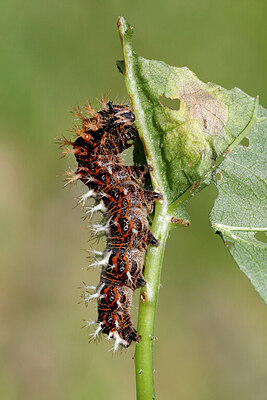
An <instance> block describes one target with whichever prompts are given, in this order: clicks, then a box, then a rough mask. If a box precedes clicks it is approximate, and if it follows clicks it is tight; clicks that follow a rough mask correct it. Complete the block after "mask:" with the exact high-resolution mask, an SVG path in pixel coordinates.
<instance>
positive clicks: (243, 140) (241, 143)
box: [239, 137, 249, 147]
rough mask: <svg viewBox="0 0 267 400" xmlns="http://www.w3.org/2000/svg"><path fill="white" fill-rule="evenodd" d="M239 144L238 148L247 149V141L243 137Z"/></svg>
mask: <svg viewBox="0 0 267 400" xmlns="http://www.w3.org/2000/svg"><path fill="white" fill-rule="evenodd" d="M239 144H240V146H243V147H248V146H249V139H248V138H246V137H244V138H243V139H242V140H241V142H240V143H239Z"/></svg>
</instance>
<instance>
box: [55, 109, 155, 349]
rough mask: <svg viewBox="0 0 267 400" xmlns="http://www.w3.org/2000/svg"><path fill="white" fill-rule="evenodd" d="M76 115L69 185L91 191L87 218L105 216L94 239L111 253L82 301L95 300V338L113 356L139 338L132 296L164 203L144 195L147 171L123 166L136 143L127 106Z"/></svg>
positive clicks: (81, 111) (105, 256) (100, 263)
mask: <svg viewBox="0 0 267 400" xmlns="http://www.w3.org/2000/svg"><path fill="white" fill-rule="evenodd" d="M85 112H86V113H87V115H88V116H85V113H84V109H79V110H76V115H77V116H78V119H79V120H80V122H81V124H80V126H78V127H77V128H76V129H75V132H76V135H77V137H76V139H75V140H74V141H73V142H71V141H68V140H64V141H63V142H64V143H63V144H67V145H71V146H72V149H71V150H67V152H71V153H74V155H75V157H76V160H77V163H78V168H77V170H76V171H75V172H74V173H73V174H69V175H70V176H69V178H68V183H72V182H73V181H75V180H78V179H79V180H81V181H82V182H83V183H84V184H85V185H86V186H87V187H88V188H89V191H88V192H87V193H85V194H84V195H83V196H82V202H83V203H85V201H86V200H87V198H89V197H93V198H95V199H96V200H97V201H98V204H97V205H96V206H95V207H93V208H91V209H89V211H88V212H89V213H90V214H93V213H94V212H96V211H102V212H103V214H104V218H105V223H104V225H93V229H94V231H95V234H98V233H100V232H104V233H106V235H107V247H106V250H105V251H104V252H103V253H100V252H95V253H97V254H99V255H101V256H102V259H101V260H100V261H97V262H95V263H93V264H92V265H98V266H101V267H102V272H101V276H100V283H99V285H98V286H97V287H96V288H95V293H92V292H90V289H92V287H88V286H86V287H85V294H84V300H85V301H86V303H88V302H89V301H90V300H91V299H93V298H96V299H97V303H98V319H97V321H93V323H96V324H97V328H96V330H95V332H94V333H93V334H92V336H93V338H95V339H96V338H97V337H98V335H99V334H100V333H101V332H102V333H105V334H107V335H108V337H109V338H113V339H115V345H114V350H117V349H118V347H119V346H122V347H128V346H129V345H130V344H131V342H133V341H135V342H138V341H140V339H141V337H140V336H139V335H138V334H137V332H136V330H135V329H134V327H133V324H132V321H131V316H130V306H131V303H132V296H133V291H134V290H135V289H137V288H140V287H143V286H144V285H145V284H146V281H145V280H144V277H143V270H144V253H145V249H146V248H147V246H148V245H153V246H157V245H158V241H157V239H156V238H155V237H154V236H153V235H152V233H151V232H150V230H149V224H148V220H147V214H148V213H151V212H152V211H153V207H154V202H155V201H156V200H157V199H160V198H161V195H160V194H159V193H156V192H152V191H150V190H146V189H144V184H145V176H146V174H147V173H148V167H147V166H125V165H123V163H122V160H121V158H120V156H119V154H120V153H121V152H122V151H123V150H125V149H127V148H128V147H130V146H131V145H132V144H133V141H134V140H135V139H136V137H137V129H136V126H135V124H134V121H135V116H134V114H133V112H132V111H131V110H130V108H129V107H128V106H126V105H121V104H120V105H115V104H112V103H111V102H108V103H106V102H103V110H101V111H99V112H95V111H94V110H93V109H92V108H91V107H87V108H86V111H85Z"/></svg>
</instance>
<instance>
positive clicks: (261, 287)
mask: <svg viewBox="0 0 267 400" xmlns="http://www.w3.org/2000/svg"><path fill="white" fill-rule="evenodd" d="M266 119H267V111H266V110H265V109H264V108H262V107H260V108H259V117H258V118H257V121H256V124H255V125H254V127H253V128H252V130H251V131H250V133H249V134H248V142H247V144H248V146H240V145H239V146H237V147H236V148H235V149H234V150H233V151H232V152H231V153H230V154H229V155H228V156H227V158H226V159H225V160H224V161H223V162H222V163H221V165H220V166H219V168H217V170H216V172H214V183H215V185H216V187H217V188H218V192H219V194H218V198H217V199H216V201H215V205H214V207H213V210H212V212H211V214H210V222H211V225H212V227H213V229H214V230H215V231H216V232H218V233H220V235H221V236H222V238H223V240H224V242H225V243H226V245H227V247H228V248H229V251H230V252H231V254H232V256H233V257H234V259H235V260H236V262H237V264H238V265H239V267H240V268H241V270H242V271H243V272H245V274H246V275H247V276H248V278H249V279H250V280H251V282H252V284H253V285H254V287H255V288H256V290H257V291H258V292H259V293H260V295H261V296H262V297H263V299H264V300H265V302H267V284H266V282H267V259H266V250H267V244H266V243H265V242H264V236H263V239H261V236H260V235H259V233H261V234H262V235H264V233H265V234H266V153H267V146H266V135H265V134H264V132H266ZM264 128H265V129H264Z"/></svg>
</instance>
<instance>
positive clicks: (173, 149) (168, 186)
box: [118, 17, 267, 301]
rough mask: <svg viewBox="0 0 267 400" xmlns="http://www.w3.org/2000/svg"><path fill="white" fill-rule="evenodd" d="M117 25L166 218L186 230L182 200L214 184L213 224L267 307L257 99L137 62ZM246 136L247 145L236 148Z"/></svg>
mask: <svg viewBox="0 0 267 400" xmlns="http://www.w3.org/2000/svg"><path fill="white" fill-rule="evenodd" d="M118 27H119V32H120V36H121V40H122V46H123V53H124V64H123V66H124V68H123V69H124V74H125V81H126V87H127V90H128V94H129V97H130V100H131V103H132V106H133V109H134V112H135V116H136V124H137V127H138V131H139V135H140V139H141V141H142V143H143V146H144V151H145V154H146V158H147V163H148V164H149V165H150V166H151V167H152V170H151V179H152V184H153V187H154V189H155V190H157V191H159V192H161V193H162V194H163V196H164V201H165V203H166V204H167V208H166V209H167V211H166V218H167V217H168V218H169V221H170V224H171V223H173V224H175V222H176V221H179V222H182V223H181V225H188V220H189V216H188V215H187V213H186V210H185V205H186V203H187V201H188V200H189V199H190V197H191V196H192V195H193V194H194V193H195V192H196V190H198V191H199V190H201V189H203V188H204V187H205V186H207V185H208V184H211V183H214V184H215V185H216V186H217V187H218V191H219V196H218V199H217V200H216V202H215V206H214V209H213V211H212V213H211V224H212V226H213V228H214V229H215V231H216V232H219V233H220V234H221V236H222V237H223V240H224V241H225V242H227V244H229V249H230V252H231V254H232V255H233V256H234V258H235V260H236V262H237V263H238V265H239V266H240V268H241V269H242V270H243V271H244V272H245V273H246V274H247V276H248V277H249V278H250V279H251V281H252V283H253V285H254V287H255V288H256V289H257V290H258V292H259V293H260V295H261V296H262V297H263V298H264V299H265V301H266V300H267V294H266V287H267V283H266V282H267V278H266V269H267V267H266V265H267V263H266V262H265V263H264V256H265V257H266V244H265V243H262V242H260V241H259V240H257V239H256V238H255V233H256V232H258V230H260V231H261V232H264V231H266V229H265V227H266V221H265V224H264V214H263V207H264V194H263V193H264V191H265V195H266V184H265V182H266V180H265V181H264V176H263V175H262V168H263V162H264V160H265V157H266V156H265V154H266V151H265V153H263V146H264V144H265V143H266V140H265V139H264V136H263V135H264V132H263V124H264V118H266V114H264V113H265V110H264V109H262V108H260V112H259V110H258V103H257V99H253V98H251V97H250V96H248V95H247V94H245V93H244V92H242V91H241V90H240V89H237V88H234V89H232V90H226V89H224V88H222V87H220V86H219V85H216V84H214V83H204V82H202V81H201V80H199V79H198V77H197V76H196V75H195V74H194V73H193V72H192V71H190V70H189V69H188V68H186V67H183V68H177V67H172V66H169V65H167V64H166V63H164V62H161V61H155V60H147V59H145V58H143V57H140V56H138V55H137V54H136V53H135V52H134V50H133V48H132V35H133V30H132V27H131V26H130V25H129V24H128V23H127V21H126V20H125V19H124V18H122V17H121V18H120V19H119V21H118ZM121 70H122V68H121ZM164 99H169V100H168V101H169V103H168V104H170V102H171V100H176V101H177V100H179V102H180V107H179V109H178V110H177V109H175V107H172V106H171V104H170V105H169V106H166V105H164V104H166V102H165V101H164ZM246 136H247V137H248V138H249V139H250V142H249V143H250V145H249V147H245V146H241V145H240V143H241V141H242V140H243V139H244V137H246ZM139 153H140V151H139ZM216 176H217V179H216ZM218 177H221V179H218ZM233 227H234V228H238V229H236V230H235V229H233ZM240 228H241V229H240Z"/></svg>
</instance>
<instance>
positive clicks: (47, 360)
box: [0, 0, 267, 400]
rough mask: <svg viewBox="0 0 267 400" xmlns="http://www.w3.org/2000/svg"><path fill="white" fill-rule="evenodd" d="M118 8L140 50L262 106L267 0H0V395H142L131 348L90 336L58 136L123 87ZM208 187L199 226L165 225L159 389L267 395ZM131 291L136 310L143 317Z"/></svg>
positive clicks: (256, 319)
mask: <svg viewBox="0 0 267 400" xmlns="http://www.w3.org/2000/svg"><path fill="white" fill-rule="evenodd" d="M119 15H124V16H125V17H126V18H127V19H128V20H129V22H130V23H131V24H132V25H133V26H134V28H135V36H134V44H135V48H136V51H137V52H138V53H139V54H141V55H143V56H144V57H146V58H154V59H158V60H163V61H165V62H167V63H169V64H171V65H176V66H188V67H189V68H190V69H191V70H193V71H194V72H195V73H196V74H197V75H198V76H199V78H200V79H202V80H203V81H213V82H216V83H218V84H220V85H221V86H223V87H225V88H228V89H230V88H232V87H234V86H237V87H240V88H241V89H242V90H244V91H245V92H246V93H248V94H250V95H251V96H256V95H260V102H261V104H262V105H265V106H266V103H267V94H266V86H265V87H264V73H265V67H266V53H265V39H266V34H265V29H266V3H265V1H263V0H262V1H261V0H254V1H253V2H252V1H247V0H242V1H241V0H235V1H233V0H226V1H217V2H216V1H214V0H202V1H193V0H187V1H180V0H178V1H177V0H165V1H159V0H154V1H149V0H142V1H141V0H132V1H129V2H127V1H125V0H124V1H122V0H113V1H105V0H98V1H93V0H91V1H90V0H87V1H85V0H76V1H69V0H65V1H64V2H63V1H58V0H53V1H52V0H46V1H40V0H39V1H33V0H25V1H23V2H22V1H19V0H10V1H8V2H7V1H2V2H1V4H0V32H1V43H0V49H1V53H0V54H1V63H0V69H1V80H0V93H1V96H0V102H1V104H0V132H1V147H0V174H1V182H2V184H1V196H0V215H1V248H0V260H1V270H0V282H1V283H0V285H1V286H0V351H1V357H0V398H1V399H5V400H13V399H20V400H35V399H39V400H43V399H50V400H56V399H66V400H74V399H75V400H76V399H79V400H82V399H86V400H88V399H99V400H102V399H109V400H115V399H116V400H124V399H130V400H131V399H134V398H135V382H134V365H133V359H132V356H133V351H134V348H133V347H132V348H130V349H129V350H128V351H124V352H123V353H122V354H115V355H113V353H112V352H110V351H109V349H110V347H111V346H110V343H107V341H106V340H103V341H102V342H101V343H100V344H98V345H96V344H93V343H91V344H89V345H88V343H87V336H86V334H87V333H86V331H85V330H81V329H80V327H81V326H82V325H83V319H90V318H93V319H94V318H95V316H96V311H95V306H94V305H92V306H91V307H89V308H88V309H86V308H85V307H84V306H83V305H78V304H77V303H78V301H79V295H80V291H79V290H78V289H76V288H77V287H79V286H80V285H81V282H82V281H83V280H85V281H86V282H87V283H91V284H93V283H96V282H97V280H98V273H97V272H95V273H94V272H90V271H89V272H87V271H85V270H82V269H81V268H82V267H84V266H86V263H87V261H86V252H85V251H84V249H88V248H90V243H88V242H87V238H88V232H87V225H88V222H87V221H83V220H82V219H81V217H82V215H83V214H82V211H81V209H80V208H79V207H76V208H73V207H74V206H75V204H76V197H77V196H79V195H80V194H81V193H82V192H84V188H83V187H82V185H81V184H78V185H77V187H76V188H74V189H73V190H71V192H69V191H68V190H63V189H62V186H63V185H62V177H61V174H62V172H63V171H64V170H65V169H69V168H71V166H73V165H74V164H75V163H74V160H73V159H72V158H71V157H70V158H68V159H60V155H59V152H58V150H57V147H56V146H55V144H54V143H53V139H54V137H56V136H61V135H63V134H65V135H69V134H70V133H69V132H68V131H69V130H70V129H71V127H72V125H73V120H72V116H71V114H70V113H69V112H68V110H70V109H71V108H72V107H73V106H74V105H77V104H83V103H85V102H86V101H88V100H91V101H92V100H94V99H95V98H96V97H101V96H102V95H103V94H106V95H108V96H109V98H110V99H111V100H114V99H118V100H119V101H123V99H127V94H126V90H125V86H124V81H123V77H122V75H121V74H119V73H118V71H117V69H116V67H115V61H116V60H117V59H121V58H122V53H121V45H120V40H119V37H118V33H117V30H116V21H117V17H118V16H119ZM215 198H216V190H215V189H214V188H212V187H210V188H208V189H206V190H205V191H203V192H202V193H201V194H199V195H197V196H196V197H194V198H193V200H192V202H191V203H190V206H189V211H190V213H191V216H192V226H191V228H180V229H177V230H175V231H173V232H172V233H171V235H170V238H169V241H168V244H167V250H166V256H165V260H164V268H163V275H162V285H163V287H162V290H161V293H160V302H159V308H158V314H157V326H156V335H157V337H158V341H157V342H156V352H155V368H156V372H155V376H156V390H157V394H158V398H159V399H164V400H166V399H179V400H192V399H197V400H198V399H201V400H202V399H203V400H209V399H212V400H214V399H216V400H217V399H218V400H224V399H227V400H234V399H242V400H254V399H257V400H263V399H266V398H267V343H266V336H267V335H266V328H267V320H266V309H265V306H264V303H263V301H262V300H261V299H260V297H259V296H258V294H257V293H256V292H255V291H254V289H253V287H252V286H251V285H250V283H249V281H248V279H247V278H246V277H245V275H243V274H242V273H241V272H240V271H239V269H238V267H237V266H236V265H235V263H234V261H233V260H232V258H231V256H230V254H228V252H227V250H226V248H224V245H223V243H222V241H221V239H220V238H219V237H217V236H216V235H214V233H213V231H212V230H211V228H210V227H209V224H208V214H209V211H210V209H211V207H212V204H213V202H214V199H215ZM137 305H138V298H137V297H136V298H135V302H134V307H133V314H134V315H136V314H137Z"/></svg>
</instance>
